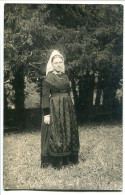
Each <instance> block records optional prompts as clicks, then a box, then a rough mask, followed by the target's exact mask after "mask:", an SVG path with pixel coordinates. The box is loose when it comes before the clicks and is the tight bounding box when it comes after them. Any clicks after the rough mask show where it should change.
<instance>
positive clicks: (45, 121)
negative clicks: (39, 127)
mask: <svg viewBox="0 0 125 195" xmlns="http://www.w3.org/2000/svg"><path fill="white" fill-rule="evenodd" d="M44 123H46V124H47V125H49V124H50V115H45V116H44Z"/></svg>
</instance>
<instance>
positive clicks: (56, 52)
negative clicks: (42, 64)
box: [46, 50, 65, 75]
mask: <svg viewBox="0 0 125 195" xmlns="http://www.w3.org/2000/svg"><path fill="white" fill-rule="evenodd" d="M56 55H58V56H61V57H62V59H63V62H64V58H63V56H62V54H61V53H59V52H58V51H57V50H54V51H53V52H52V53H51V56H50V58H49V61H48V63H47V67H46V75H47V74H48V72H50V71H53V70H54V69H53V66H52V58H53V56H56ZM62 72H63V73H64V72H65V66H64V65H63V68H62Z"/></svg>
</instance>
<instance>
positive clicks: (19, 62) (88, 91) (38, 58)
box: [5, 4, 123, 109]
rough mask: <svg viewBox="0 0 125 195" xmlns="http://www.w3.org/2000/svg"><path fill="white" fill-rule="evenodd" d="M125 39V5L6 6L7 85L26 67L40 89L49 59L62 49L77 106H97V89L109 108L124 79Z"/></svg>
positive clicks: (25, 71) (26, 72)
mask: <svg viewBox="0 0 125 195" xmlns="http://www.w3.org/2000/svg"><path fill="white" fill-rule="evenodd" d="M18 13H20V14H18ZM122 41H123V7H122V5H101V4H100V5H96V4H94V5H84V4H80V5H79V4H75V5H72V4H69V5H65V4H57V5H56V4H41V5H40V4H5V83H6V80H8V79H9V80H10V82H11V81H12V80H13V82H15V80H14V79H13V76H15V74H16V73H17V72H18V70H19V69H20V67H21V68H23V70H24V76H23V77H25V76H26V77H27V78H29V79H30V80H31V81H33V82H35V83H37V84H38V88H39V91H40V90H41V87H40V86H41V82H42V79H43V77H44V76H45V69H46V63H47V60H48V58H49V55H50V53H51V51H52V50H53V49H58V50H59V51H60V52H62V54H64V56H66V58H65V63H66V71H67V74H68V75H69V77H70V79H71V81H72V85H73V88H74V90H73V93H74V99H75V103H76V105H77V107H78V108H81V109H83V105H84V108H85V105H86V107H87V108H88V107H89V106H91V105H92V96H93V90H94V88H98V89H97V99H100V96H99V94H100V93H99V90H103V92H104V97H103V99H104V102H105V105H107V106H109V105H111V102H112V103H113V102H114V101H115V96H116V91H117V89H119V88H120V79H122V49H123V48H122V47H123V46H122ZM97 77H98V82H97V83H96V82H95V78H97ZM22 79H23V78H22ZM11 85H12V83H11ZM85 86H86V87H85ZM76 87H78V92H77V91H76ZM5 88H6V85H5ZM22 88H23V85H22ZM14 90H17V89H15V88H14ZM22 93H24V92H23V90H22ZM13 94H14V93H13ZM83 94H85V95H83ZM107 94H109V95H107ZM110 100H111V101H110ZM97 102H98V101H96V104H98V103H97ZM78 105H79V106H78Z"/></svg>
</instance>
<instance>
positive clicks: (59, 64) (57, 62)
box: [52, 56, 63, 72]
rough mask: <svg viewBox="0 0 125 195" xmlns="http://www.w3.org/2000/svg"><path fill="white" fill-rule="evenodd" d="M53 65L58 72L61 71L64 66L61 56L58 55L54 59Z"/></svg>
mask: <svg viewBox="0 0 125 195" xmlns="http://www.w3.org/2000/svg"><path fill="white" fill-rule="evenodd" d="M52 66H53V68H54V70H55V71H56V72H61V71H62V67H63V60H62V58H61V57H59V56H57V57H55V58H54V59H53V61H52Z"/></svg>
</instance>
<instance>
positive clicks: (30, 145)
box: [3, 124, 122, 190]
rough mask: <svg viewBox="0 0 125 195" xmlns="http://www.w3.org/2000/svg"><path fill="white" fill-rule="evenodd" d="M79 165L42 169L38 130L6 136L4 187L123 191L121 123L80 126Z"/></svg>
mask: <svg viewBox="0 0 125 195" xmlns="http://www.w3.org/2000/svg"><path fill="white" fill-rule="evenodd" d="M79 136H80V153H79V164H78V165H76V166H69V167H66V168H62V169H61V170H55V169H53V168H52V167H48V168H47V169H41V168H40V165H41V161H40V154H41V149H40V147H41V132H40V130H39V129H36V130H35V129H34V130H29V131H25V132H22V133H16V132H15V133H14V132H13V133H6V134H5V135H4V140H3V141H4V162H3V165H4V167H3V179H4V181H3V183H4V189H25V190H26V189H28V190H29V189H36V190H122V125H120V124H110V125H108V124H88V125H87V124H86V125H83V126H80V127H79Z"/></svg>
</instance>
